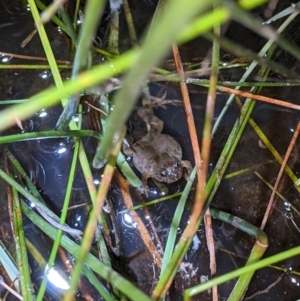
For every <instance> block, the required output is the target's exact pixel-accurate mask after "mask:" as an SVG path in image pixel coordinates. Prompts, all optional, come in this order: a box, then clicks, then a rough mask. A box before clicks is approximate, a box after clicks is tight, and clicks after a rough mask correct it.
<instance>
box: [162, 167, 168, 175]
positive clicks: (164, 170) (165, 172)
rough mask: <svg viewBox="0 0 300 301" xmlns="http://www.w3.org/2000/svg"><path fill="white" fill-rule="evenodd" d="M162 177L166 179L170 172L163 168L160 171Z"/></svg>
mask: <svg viewBox="0 0 300 301" xmlns="http://www.w3.org/2000/svg"><path fill="white" fill-rule="evenodd" d="M160 175H161V176H163V177H166V176H167V175H168V170H167V169H166V168H162V169H161V170H160Z"/></svg>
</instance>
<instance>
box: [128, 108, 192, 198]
mask: <svg viewBox="0 0 300 301" xmlns="http://www.w3.org/2000/svg"><path fill="white" fill-rule="evenodd" d="M137 113H138V116H139V117H140V118H141V119H142V120H144V121H145V122H146V123H148V124H149V125H150V131H148V133H147V134H146V135H145V136H144V137H143V138H142V139H141V140H138V141H137V142H135V143H134V144H133V145H132V147H131V148H128V147H124V149H123V150H124V153H125V154H126V155H128V156H132V157H133V164H134V166H135V167H136V169H137V170H138V171H139V172H140V173H141V174H142V187H141V189H140V191H141V192H142V193H144V194H145V195H146V196H147V194H148V190H149V188H148V186H147V180H148V178H153V179H155V180H157V181H159V182H163V183H173V182H175V181H177V180H179V179H180V178H181V177H182V175H183V168H187V170H188V173H189V174H190V173H191V171H192V165H191V163H190V162H189V161H183V160H182V149H181V146H180V144H179V143H178V142H177V141H176V140H175V139H174V138H173V137H171V136H169V135H166V134H162V133H161V132H162V129H163V126H164V123H163V121H162V120H160V119H159V118H157V117H156V116H154V115H153V111H152V108H151V107H150V106H145V107H143V108H140V109H138V112H137Z"/></svg>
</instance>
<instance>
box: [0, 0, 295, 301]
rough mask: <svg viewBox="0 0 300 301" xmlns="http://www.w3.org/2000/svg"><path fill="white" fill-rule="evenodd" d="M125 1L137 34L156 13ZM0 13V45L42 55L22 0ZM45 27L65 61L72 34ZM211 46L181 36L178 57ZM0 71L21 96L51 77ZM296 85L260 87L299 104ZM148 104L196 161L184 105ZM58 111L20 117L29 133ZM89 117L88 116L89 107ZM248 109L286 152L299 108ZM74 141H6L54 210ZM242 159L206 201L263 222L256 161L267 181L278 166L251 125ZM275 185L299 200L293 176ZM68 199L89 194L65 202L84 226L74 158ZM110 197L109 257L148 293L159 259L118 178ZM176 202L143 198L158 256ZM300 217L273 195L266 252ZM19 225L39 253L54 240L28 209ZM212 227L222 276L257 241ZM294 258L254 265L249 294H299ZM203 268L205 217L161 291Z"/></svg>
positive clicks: (175, 289)
mask: <svg viewBox="0 0 300 301" xmlns="http://www.w3.org/2000/svg"><path fill="white" fill-rule="evenodd" d="M282 2H284V1H282ZM129 3H130V5H131V7H132V9H133V15H134V17H135V18H136V19H135V20H136V22H137V23H139V24H140V26H139V27H138V28H137V32H138V36H141V34H142V32H143V30H144V29H145V26H146V24H147V23H148V20H150V18H151V16H152V13H153V11H154V9H155V6H154V5H150V4H149V3H146V2H142V1H134V0H131V1H129ZM281 5H282V3H281ZM141 11H145V15H142V14H141V13H140V12H141ZM0 14H1V24H0V45H1V49H0V51H3V52H11V53H18V54H26V55H34V56H44V53H43V50H42V47H41V44H40V42H39V39H38V36H37V35H36V36H35V37H34V38H33V40H32V41H31V42H30V43H29V44H28V45H27V46H26V47H25V48H21V47H20V45H21V43H22V41H23V40H24V39H25V38H26V37H27V36H28V35H29V34H30V33H31V32H32V30H33V29H34V26H33V23H32V19H31V16H30V14H29V12H28V11H26V7H22V6H19V2H18V1H16V0H15V1H8V0H5V1H3V2H2V3H0ZM120 16H121V24H123V23H124V22H125V21H124V16H123V14H122V13H121V15H120ZM122 22H123V23H122ZM294 26H296V25H294ZM123 28H125V27H123ZM47 30H48V33H49V36H50V39H51V42H52V46H53V50H54V52H55V54H56V57H57V58H59V59H63V60H70V58H71V57H70V54H69V53H68V51H67V50H68V42H67V40H66V38H65V36H64V35H63V34H61V33H59V32H58V31H57V29H56V28H55V27H54V26H53V24H51V23H50V24H48V25H47ZM123 31H124V32H123ZM295 31H296V30H294V32H295ZM104 32H105V31H104V30H103V29H102V28H100V29H99V31H98V35H104ZM290 32H293V28H291V29H290ZM225 34H226V35H227V36H228V37H230V38H232V39H233V40H236V41H237V42H239V43H240V44H243V45H246V46H247V47H250V48H253V49H254V50H256V51H257V50H259V49H260V47H261V45H263V43H264V41H263V40H262V39H261V38H259V37H257V36H256V35H254V34H253V33H250V32H249V31H248V30H246V29H245V28H243V27H241V26H240V25H237V24H236V23H231V24H229V25H228V29H227V31H226V33H225ZM121 36H122V37H124V38H122V40H121V42H120V43H121V45H120V50H121V51H123V50H124V49H126V48H127V47H128V39H129V38H128V34H127V32H125V30H121ZM100 38H101V39H102V40H103V36H100ZM290 38H291V39H293V40H295V42H297V43H298V44H299V34H298V35H295V33H294V35H293V34H291V37H290ZM200 42H201V43H200ZM199 45H201V46H199ZM210 50H211V49H210V44H209V43H208V42H206V41H203V40H200V41H199V40H196V41H192V42H190V43H188V44H187V45H184V46H183V47H182V49H181V51H182V55H183V59H184V60H185V61H186V62H190V61H193V62H201V61H202V60H203V58H209V53H210ZM222 55H223V56H224V57H225V56H226V55H227V54H226V53H222ZM279 58H280V62H281V63H282V64H285V65H286V66H288V67H291V66H294V68H295V69H296V70H298V69H299V67H298V66H297V64H295V62H293V60H292V59H291V58H289V57H288V56H287V55H286V54H285V53H284V54H281V56H279ZM1 59H2V63H5V64H17V63H20V62H22V63H24V62H23V61H21V60H20V59H16V58H12V57H11V56H7V55H3V56H2V57H1ZM169 61H171V60H167V62H168V63H169ZM168 66H170V65H168ZM243 71H244V70H236V71H227V72H225V71H222V73H221V75H222V77H223V78H224V79H226V80H234V81H236V80H239V76H240V74H241V73H242V72H243ZM1 72H2V73H3V76H2V79H3V80H2V85H1V86H0V98H1V99H22V98H27V97H29V96H31V95H33V94H35V93H37V92H39V91H41V90H42V89H43V88H46V87H48V86H51V85H53V79H52V76H51V73H50V72H49V71H39V70H36V71H26V70H18V69H17V70H5V71H4V70H2V71H1ZM4 74H5V75H4ZM64 76H65V77H67V76H68V73H67V72H64ZM272 76H273V77H274V79H278V78H276V75H275V74H273V75H272ZM252 80H254V79H252ZM278 80H280V79H278ZM189 88H190V96H191V100H192V107H193V113H194V118H195V123H196V127H197V131H198V138H199V141H201V136H202V127H203V121H204V109H205V103H206V93H207V90H206V89H204V88H200V87H196V86H192V85H189ZM149 89H150V93H151V95H152V96H155V97H163V96H165V97H166V99H169V100H174V99H176V100H181V96H180V95H181V94H180V91H179V88H178V86H177V85H175V84H170V83H159V84H151V85H150V86H149ZM297 91H298V88H295V87H289V88H280V89H279V88H273V89H264V90H263V92H262V94H264V95H270V94H271V95H272V94H274V95H276V98H278V99H285V100H289V101H290V102H293V103H299V101H298V99H297V97H296V95H298V93H297ZM226 101H227V95H225V94H221V93H220V94H218V96H217V105H216V110H215V116H216V117H217V116H218V115H219V114H220V111H221V110H222V107H223V106H224V104H225V103H226ZM154 111H155V115H156V116H157V117H158V118H160V119H161V120H163V121H164V129H163V133H165V134H168V135H171V136H173V137H174V138H175V139H176V140H177V141H178V142H179V143H180V145H181V146H182V149H183V159H185V160H190V161H191V162H192V163H193V161H194V160H193V153H192V149H191V145H190V138H189V134H188V129H187V124H186V118H185V112H184V109H183V106H182V104H181V103H176V105H168V106H167V108H166V109H164V108H157V109H155V110H154ZM60 112H61V108H60V106H58V107H54V108H51V109H47V110H43V111H41V112H39V113H37V114H36V115H35V116H33V117H32V118H30V119H29V120H27V121H25V122H24V123H23V127H24V130H25V131H26V132H32V131H41V130H48V129H52V128H53V126H54V125H55V123H56V121H57V118H58V116H59V114H60ZM238 115H239V109H238V107H237V106H236V105H235V104H232V105H231V107H230V110H229V113H228V114H227V115H226V117H225V118H224V119H223V121H222V123H221V125H220V127H219V129H218V131H217V133H216V134H215V136H214V138H213V141H212V154H211V162H210V167H211V169H213V167H214V166H215V164H216V162H217V160H218V158H219V155H220V153H221V151H222V149H223V147H224V143H225V142H226V140H227V138H228V136H229V133H230V131H231V128H232V126H233V124H234V121H235V120H236V118H237V117H238ZM87 116H88V118H89V115H87ZM252 117H253V119H254V120H255V121H256V122H257V124H258V125H259V126H260V128H261V129H262V130H263V131H264V133H265V134H266V135H267V136H268V138H269V139H270V140H271V141H272V143H273V145H274V146H275V148H276V149H277V150H278V151H279V153H280V154H281V155H284V153H285V151H286V148H287V146H288V144H289V141H290V139H291V137H292V135H293V131H294V129H295V127H296V125H297V122H298V120H299V116H298V114H296V113H295V112H294V111H290V110H287V109H278V108H277V107H276V108H275V107H274V106H272V105H266V104H260V103H258V104H257V105H256V107H255V110H254V113H253V115H252ZM135 121H136V114H135V113H133V115H132V117H131V119H130V120H129V125H130V126H132V127H139V126H136V123H135ZM16 132H21V130H20V129H19V128H17V127H14V128H12V129H9V130H8V132H7V133H16ZM84 145H85V148H86V149H87V153H88V157H89V158H90V159H92V157H93V154H94V151H95V143H94V141H91V140H89V139H85V140H84ZM298 145H299V143H298V144H297V146H296V147H295V150H294V152H293V155H292V158H291V160H290V162H289V163H290V166H291V168H292V169H293V170H294V172H295V174H296V175H297V176H299V164H300V161H299V150H298ZM73 146H74V145H73V141H72V140H71V139H67V138H66V139H52V140H39V141H28V142H18V143H14V144H11V145H9V148H10V150H11V151H12V152H13V153H14V154H15V156H16V157H17V158H18V159H19V160H20V162H21V163H22V165H23V166H24V168H25V169H26V171H27V173H28V175H29V176H30V178H31V180H32V181H33V182H34V183H35V185H36V187H37V188H38V190H39V192H40V193H41V195H42V197H43V198H44V200H45V201H46V202H47V204H48V206H49V207H50V208H51V209H52V210H53V211H54V212H56V213H58V214H59V213H60V210H61V208H62V203H63V199H64V195H65V189H66V188H65V187H66V183H67V180H68V174H69V166H70V162H71V159H72V153H73ZM1 157H2V156H1ZM129 163H130V164H131V165H132V162H131V161H129ZM2 164H3V163H2ZM253 166H255V168H253ZM245 168H250V171H248V172H246V173H243V174H241V175H239V176H238V177H232V178H229V179H225V180H224V181H222V183H221V186H220V188H219V190H218V193H217V195H216V196H215V198H214V200H213V203H212V206H213V207H215V208H217V209H220V210H223V211H226V212H228V213H231V214H233V215H235V216H238V217H240V218H242V219H244V220H246V221H248V222H249V223H251V224H253V225H255V226H258V227H259V226H260V223H261V221H262V218H263V215H264V211H265V209H266V206H267V203H268V199H269V197H270V194H271V191H270V190H269V189H267V188H266V186H265V184H263V183H262V182H261V181H260V180H259V179H258V178H257V177H256V176H255V174H254V173H253V170H256V171H257V172H258V173H260V174H261V175H262V176H263V177H264V178H265V179H266V180H267V181H270V183H274V179H275V178H276V176H277V173H278V170H279V168H280V166H279V165H278V164H276V163H275V162H274V161H273V158H272V156H271V155H270V153H269V151H268V150H266V149H264V148H262V147H261V146H260V145H259V140H258V137H257V136H256V134H255V133H254V131H253V130H252V128H251V127H250V126H249V125H248V126H247V127H246V129H245V131H244V133H243V135H242V138H241V140H240V142H239V144H238V147H237V149H236V151H235V153H234V156H233V159H232V161H231V163H230V165H229V167H228V170H227V174H230V173H232V172H235V171H238V170H241V169H245ZM99 178H100V174H99V172H97V171H95V170H94V179H95V181H96V180H97V179H99ZM95 183H96V182H95ZM0 185H1V190H2V191H3V193H2V194H1V195H2V199H1V203H2V206H1V208H2V210H1V211H0V216H1V221H2V222H1V224H2V225H1V232H0V235H1V239H2V241H3V242H4V243H5V244H6V246H7V248H8V249H9V251H11V253H13V241H12V235H11V233H10V222H9V220H8V214H7V200H6V199H7V195H6V191H7V188H6V186H5V185H4V184H3V183H2V182H1V183H0ZM97 185H98V183H97ZM184 185H185V180H184V179H181V180H179V181H177V182H175V183H172V184H170V185H168V190H169V193H176V192H179V191H182V189H183V187H184ZM149 186H150V188H151V189H152V190H151V192H152V193H151V194H150V198H152V199H154V198H156V197H157V195H158V194H159V193H160V191H159V190H158V189H157V188H156V186H155V184H154V183H153V182H152V181H151V180H150V181H149ZM280 190H281V193H282V194H283V195H284V196H285V197H286V198H287V199H288V200H289V202H290V203H291V204H293V206H294V207H296V208H299V207H300V204H299V202H300V200H299V197H298V194H297V193H296V191H295V189H294V187H293V183H292V182H291V181H290V180H289V179H288V178H284V179H283V180H282V184H281V186H280ZM131 193H132V198H133V203H134V204H139V203H140V201H141V200H142V201H145V200H146V198H145V197H144V196H143V195H138V193H137V192H136V191H135V190H134V189H131ZM71 198H72V205H79V204H82V203H87V207H85V209H83V208H82V207H79V208H77V209H74V210H72V211H70V214H69V216H68V224H69V225H70V226H71V227H73V228H79V229H84V227H85V224H86V220H87V218H88V213H89V205H90V200H89V197H88V191H87V187H86V184H85V180H84V177H83V175H82V171H81V168H80V167H79V166H78V167H77V171H76V178H75V179H74V186H73V191H72V197H71ZM109 198H110V199H111V200H112V201H113V204H114V210H115V211H116V213H117V222H118V224H119V227H120V235H121V256H119V257H118V258H116V257H114V258H115V262H114V263H113V264H114V266H115V268H116V269H117V270H118V271H119V272H120V273H121V274H123V275H125V276H126V277H128V278H129V279H131V280H132V281H133V282H134V283H136V284H137V285H138V286H139V287H140V288H142V289H143V290H144V291H145V292H147V293H149V294H150V293H151V292H152V290H153V288H154V286H155V284H156V281H157V279H158V277H159V268H158V266H157V261H156V259H155V258H154V256H153V254H151V252H149V249H147V246H145V245H144V242H143V239H142V236H141V234H140V232H139V227H140V225H139V224H137V223H136V221H135V220H134V219H133V218H132V216H131V214H130V213H128V212H126V213H124V212H123V213H120V214H118V213H119V212H120V211H122V210H124V209H126V206H125V204H124V200H123V199H122V194H121V193H120V189H119V187H118V185H117V184H116V183H113V184H112V187H111V190H110V192H109ZM177 202H178V199H177V198H174V199H171V200H169V201H168V202H164V203H158V204H156V205H154V206H151V207H148V209H143V210H138V211H137V214H138V216H139V218H140V219H141V220H142V221H143V223H144V224H145V226H146V229H147V230H148V231H149V234H150V237H151V239H152V240H153V242H154V245H155V246H156V248H157V249H158V250H159V253H160V255H162V253H163V249H164V246H165V244H166V240H167V237H168V233H169V228H170V224H171V222H172V218H173V215H174V212H175V209H176V205H177ZM188 202H189V203H188V206H187V208H186V211H185V212H184V216H183V219H182V222H181V224H180V227H179V229H178V235H180V234H181V233H182V231H183V230H184V228H185V226H186V222H187V220H188V217H189V215H190V208H191V207H192V196H191V197H190V199H189V201H188ZM299 222H300V216H297V215H296V214H295V212H292V213H291V211H290V210H289V209H288V208H287V206H286V205H285V204H283V202H282V201H281V200H278V201H277V204H276V207H275V208H274V210H273V213H272V215H271V217H270V219H269V221H268V223H267V227H266V229H265V231H266V233H267V236H268V239H269V245H270V247H269V248H268V250H267V252H266V256H269V255H273V254H276V253H278V252H280V251H283V250H286V249H288V248H291V247H293V246H297V245H299V240H300V239H299V237H300V235H299V227H298V225H299ZM24 224H25V233H26V236H27V238H28V239H29V240H30V241H34V243H35V245H36V246H37V248H38V249H39V250H40V252H41V253H42V254H43V256H44V257H45V258H47V257H48V253H49V250H50V249H51V245H52V242H51V241H50V240H48V238H47V237H45V236H44V235H43V234H41V232H40V231H39V230H38V229H37V228H36V227H35V226H33V225H32V224H31V223H30V222H29V221H28V220H27V219H26V218H25V219H24ZM213 230H214V238H215V245H216V257H217V268H218V274H219V275H221V274H224V273H225V272H228V271H231V270H234V269H236V268H238V267H241V266H243V265H244V264H245V262H246V258H247V257H248V255H249V252H250V250H251V248H252V246H253V242H254V239H252V238H250V237H249V236H247V235H246V234H244V233H242V232H241V231H239V230H237V229H235V228H233V227H232V226H230V225H227V224H225V223H223V222H220V221H215V220H214V221H213ZM62 258H63V257H62ZM66 258H68V259H69V260H70V261H71V262H73V259H72V257H71V256H70V255H66ZM62 262H63V260H62V259H58V263H60V264H61V265H63V264H62ZM30 263H31V268H32V277H33V279H34V280H35V282H36V284H39V283H40V282H41V280H42V278H43V275H44V272H43V270H42V269H41V268H40V267H39V266H38V265H37V263H36V262H35V260H33V258H30ZM299 264H300V262H299V260H298V259H297V258H291V259H289V260H288V261H286V262H283V263H280V264H279V266H280V267H282V268H283V269H286V270H287V271H289V273H283V272H282V271H279V270H275V269H273V268H267V269H263V270H261V271H258V272H257V273H256V274H255V277H254V278H253V281H252V282H251V284H250V287H249V290H248V292H247V294H246V296H245V297H246V298H245V300H255V301H260V300H287V301H289V300H291V301H292V300H296V299H298V298H300V289H299V283H300V282H299V279H298V278H297V276H295V275H293V274H291V273H290V272H291V270H293V271H298V270H299ZM67 274H68V273H67ZM209 275H210V271H209V254H208V251H207V246H206V240H205V231H204V228H203V226H201V227H200V228H199V230H198V231H197V235H196V236H195V238H194V240H193V244H192V247H191V249H190V250H189V251H188V253H187V255H186V256H185V258H184V261H183V263H182V264H181V266H180V270H179V271H178V273H177V276H176V278H175V281H174V284H173V285H172V288H171V290H170V292H169V294H168V296H167V298H166V299H167V300H172V301H173V300H174V301H177V300H182V299H183V298H182V294H183V291H184V290H185V289H186V288H188V287H191V286H194V285H196V284H198V283H200V282H201V281H205V279H207V278H209ZM276 280H278V283H276V285H274V286H273V287H270V288H269V289H268V287H269V286H270V285H271V284H272V283H274V282H275V281H276ZM83 281H84V285H86V287H87V289H88V290H90V293H91V295H92V296H93V297H94V299H95V300H101V297H99V296H98V295H97V294H96V293H95V292H94V289H93V288H92V287H91V285H90V284H89V282H88V281H87V280H86V279H84V280H83ZM234 283H235V281H230V282H229V283H226V284H224V285H221V286H220V287H219V296H220V300H226V299H227V297H228V295H229V294H230V292H231V290H232V288H233V286H234ZM51 285H52V284H50V286H49V288H48V294H47V297H48V298H49V300H59V299H60V296H59V293H57V292H56V288H55V287H54V286H51ZM264 290H265V291H264ZM258 292H262V293H258ZM81 298H82V299H83V296H82V295H79V296H78V299H81ZM193 300H211V292H210V291H208V292H206V293H205V294H202V295H201V296H197V297H195V298H193Z"/></svg>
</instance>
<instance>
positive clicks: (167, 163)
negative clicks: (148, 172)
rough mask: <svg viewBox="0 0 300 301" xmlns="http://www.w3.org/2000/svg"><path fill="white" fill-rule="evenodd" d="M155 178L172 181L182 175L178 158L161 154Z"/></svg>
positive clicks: (165, 181) (167, 181)
mask: <svg viewBox="0 0 300 301" xmlns="http://www.w3.org/2000/svg"><path fill="white" fill-rule="evenodd" d="M159 161H160V162H159V165H158V170H157V175H156V179H157V180H158V181H161V182H164V183H173V182H176V181H177V180H179V179H180V178H181V177H182V165H181V161H180V160H179V159H178V158H175V157H170V155H169V154H166V153H165V154H162V155H161V157H160V160H159Z"/></svg>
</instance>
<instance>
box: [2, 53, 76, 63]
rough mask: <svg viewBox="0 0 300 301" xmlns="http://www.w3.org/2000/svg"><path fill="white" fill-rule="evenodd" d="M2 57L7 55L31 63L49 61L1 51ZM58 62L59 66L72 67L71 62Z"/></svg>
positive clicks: (38, 57) (43, 58)
mask: <svg viewBox="0 0 300 301" xmlns="http://www.w3.org/2000/svg"><path fill="white" fill-rule="evenodd" d="M0 55H2V56H4V55H7V56H11V57H13V58H16V59H23V60H29V61H44V62H46V61H48V60H47V58H45V57H40V56H31V55H23V54H16V53H11V52H3V51H0ZM56 62H57V63H59V64H66V65H71V62H69V61H63V60H56Z"/></svg>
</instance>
